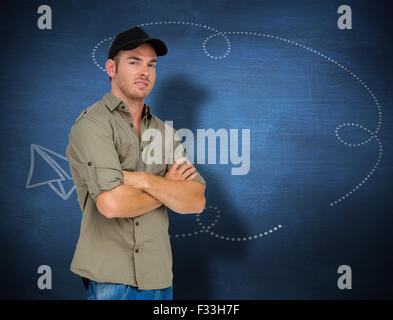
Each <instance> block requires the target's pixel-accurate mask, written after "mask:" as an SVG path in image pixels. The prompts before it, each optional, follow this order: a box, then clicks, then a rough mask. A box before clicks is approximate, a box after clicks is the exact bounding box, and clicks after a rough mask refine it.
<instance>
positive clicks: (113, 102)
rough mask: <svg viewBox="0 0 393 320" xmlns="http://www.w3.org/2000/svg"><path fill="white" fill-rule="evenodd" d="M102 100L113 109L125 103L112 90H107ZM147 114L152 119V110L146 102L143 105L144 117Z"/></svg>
mask: <svg viewBox="0 0 393 320" xmlns="http://www.w3.org/2000/svg"><path fill="white" fill-rule="evenodd" d="M102 101H103V102H104V103H105V104H106V106H107V107H108V108H109V110H111V111H113V110H115V109H116V108H117V107H118V106H119V105H121V104H124V102H123V101H122V100H121V99H120V98H118V97H116V96H114V95H113V94H112V93H110V92H107V93H106V94H105V95H104V97H103V98H102ZM145 116H147V118H148V119H150V118H151V117H152V114H151V112H150V107H149V106H148V105H147V104H146V103H145V104H144V106H143V111H142V119H143V118H144V117H145Z"/></svg>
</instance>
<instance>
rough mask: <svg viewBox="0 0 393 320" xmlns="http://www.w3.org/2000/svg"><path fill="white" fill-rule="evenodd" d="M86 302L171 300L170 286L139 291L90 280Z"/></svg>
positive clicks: (120, 285) (116, 284) (124, 285)
mask: <svg viewBox="0 0 393 320" xmlns="http://www.w3.org/2000/svg"><path fill="white" fill-rule="evenodd" d="M87 299H88V300H173V293H172V286H170V287H168V288H164V289H155V290H139V289H138V288H136V287H133V286H129V285H126V284H118V283H109V282H97V281H93V280H90V283H89V288H88V289H87Z"/></svg>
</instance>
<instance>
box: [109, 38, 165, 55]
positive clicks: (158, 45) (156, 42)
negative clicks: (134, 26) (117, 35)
mask: <svg viewBox="0 0 393 320" xmlns="http://www.w3.org/2000/svg"><path fill="white" fill-rule="evenodd" d="M143 43H150V44H151V45H152V46H153V48H154V50H155V51H156V54H157V56H165V55H166V54H167V52H168V48H167V46H166V44H165V43H164V42H163V41H161V40H160V39H155V38H147V39H138V40H134V41H131V42H129V43H126V44H124V45H122V46H121V47H120V48H118V49H117V50H118V51H119V50H132V49H135V48H136V47H138V46H140V45H141V44H143Z"/></svg>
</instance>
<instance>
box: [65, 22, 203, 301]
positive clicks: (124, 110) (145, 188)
mask: <svg viewBox="0 0 393 320" xmlns="http://www.w3.org/2000/svg"><path fill="white" fill-rule="evenodd" d="M166 53H167V47H166V45H165V43H164V42H162V41H161V40H159V39H153V38H150V36H149V35H148V34H147V33H146V32H145V31H144V30H143V29H141V28H139V27H136V28H133V29H130V30H126V31H124V32H121V33H119V34H118V35H117V36H116V38H115V40H114V41H113V43H112V45H111V47H110V49H109V53H108V60H107V62H106V71H107V73H108V75H109V77H110V81H111V92H110V93H106V94H105V95H104V97H103V99H102V100H100V101H98V102H97V103H95V104H93V105H92V106H90V107H88V108H86V109H85V110H84V111H83V112H82V113H81V115H80V116H79V117H78V118H77V119H76V121H75V123H74V124H73V126H72V128H71V131H70V134H69V144H68V146H67V149H66V156H67V158H68V160H69V163H70V169H71V173H72V177H73V180H74V182H75V186H76V190H77V193H78V202H79V205H80V207H81V210H82V212H83V215H82V222H81V228H80V236H79V239H78V243H77V246H76V250H75V253H74V257H73V260H72V263H71V271H72V272H74V273H76V274H78V275H80V276H81V277H82V279H83V280H84V283H85V286H86V288H87V294H88V299H127V300H131V299H173V292H172V289H173V287H172V285H173V284H172V278H173V276H172V251H171V245H170V240H169V235H168V213H167V210H166V207H168V208H170V209H171V210H173V211H175V212H177V213H183V214H186V213H201V212H202V211H203V209H204V207H205V203H206V199H205V196H204V192H205V185H206V182H205V180H204V179H203V177H202V176H201V175H200V174H199V173H198V172H197V171H196V169H195V167H194V166H193V165H192V164H190V163H189V161H188V160H187V159H186V158H185V157H184V156H185V152H184V149H183V148H182V146H181V143H180V141H179V137H178V135H177V133H176V131H175V130H174V129H173V128H170V127H169V126H168V125H166V124H165V123H164V122H162V121H161V120H160V119H158V118H157V117H155V116H154V115H152V114H151V112H150V107H149V106H148V105H147V104H145V103H144V99H145V98H146V96H147V95H148V94H149V93H150V91H151V90H152V88H153V86H154V82H155V78H156V71H155V67H156V64H157V56H163V55H165V54H166ZM168 129H171V130H168ZM146 130H151V131H154V132H158V133H161V134H162V135H163V136H164V135H165V134H167V135H168V132H169V133H170V136H169V138H170V139H169V140H168V137H166V138H163V139H162V140H161V141H162V142H163V141H165V144H164V143H162V146H161V145H159V149H157V148H155V149H154V153H157V154H155V158H154V159H155V160H157V156H158V158H159V160H160V161H153V163H151V161H147V160H146V159H147V158H148V155H149V154H150V152H146V150H147V151H150V148H151V142H152V141H145V139H143V137H144V133H146V132H148V131H146ZM154 138H155V139H156V138H157V137H154ZM157 141H160V139H158V140H157ZM157 141H153V142H155V146H157ZM167 141H170V142H171V143H169V144H168V143H167ZM171 145H172V147H171ZM146 148H147V149H146ZM160 148H162V149H160ZM179 148H180V150H181V153H180V155H181V156H179V153H176V150H179ZM168 150H169V154H170V155H171V156H172V158H173V160H176V161H175V162H174V163H173V161H171V159H168V156H167V155H168ZM158 151H159V152H158ZM161 151H162V152H161ZM164 154H165V156H164ZM168 160H169V161H168ZM184 161H185V162H186V163H183V162H184Z"/></svg>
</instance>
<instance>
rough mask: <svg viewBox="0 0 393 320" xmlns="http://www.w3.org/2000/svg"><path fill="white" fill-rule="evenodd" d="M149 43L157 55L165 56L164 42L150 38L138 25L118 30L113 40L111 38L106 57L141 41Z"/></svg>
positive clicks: (166, 50)
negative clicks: (121, 30)
mask: <svg viewBox="0 0 393 320" xmlns="http://www.w3.org/2000/svg"><path fill="white" fill-rule="evenodd" d="M146 42H147V43H150V44H151V45H152V46H153V47H154V49H155V51H156V54H157V56H165V55H166V54H167V52H168V49H167V47H166V44H165V43H164V42H163V41H161V40H160V39H155V38H150V36H149V35H148V34H147V33H146V31H145V30H143V29H142V28H140V27H135V28H132V29H129V30H126V31H123V32H120V33H119V34H118V35H117V36H116V38H115V40H113V42H112V44H111V47H110V48H109V52H108V59H113V57H114V56H115V55H116V54H117V53H118V52H119V51H120V50H132V49H135V48H136V47H138V46H139V45H141V44H142V43H146Z"/></svg>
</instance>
